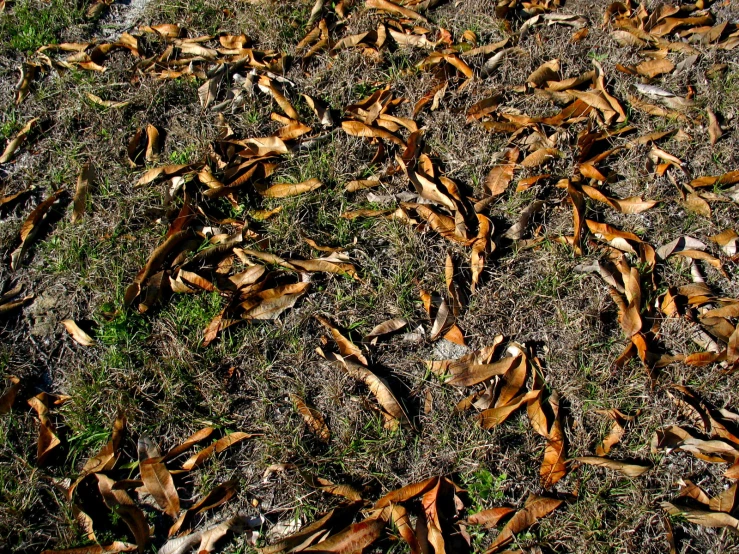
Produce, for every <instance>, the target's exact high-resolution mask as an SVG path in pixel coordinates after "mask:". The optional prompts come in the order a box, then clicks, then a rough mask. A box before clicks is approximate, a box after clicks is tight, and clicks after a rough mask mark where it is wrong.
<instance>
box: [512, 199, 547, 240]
mask: <svg viewBox="0 0 739 554" xmlns="http://www.w3.org/2000/svg"><path fill="white" fill-rule="evenodd" d="M543 208H544V202H543V201H541V200H534V201H533V202H532V203H531V204H529V205H528V206H526V208H524V209H523V210H522V211H521V215H519V216H518V221H517V222H516V223H515V224H514V225H513V226H512V227H511V228H510V229H508V230H507V231H506V232H505V233H504V235H503V236H504V237H506V238H509V239H511V240H521V239H522V238H523V235H524V233H525V232H526V227H528V225H529V220H530V219H531V217H532V216H533V215H534V214H536V213H538V212H540V211H541V210H542V209H543Z"/></svg>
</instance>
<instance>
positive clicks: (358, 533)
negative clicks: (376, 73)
mask: <svg viewBox="0 0 739 554" xmlns="http://www.w3.org/2000/svg"><path fill="white" fill-rule="evenodd" d="M367 3H368V4H369V0H368V2H367ZM386 524H387V522H386V521H385V520H384V519H381V518H369V519H365V520H364V521H360V522H359V523H354V524H352V525H350V526H349V527H347V528H346V529H344V530H343V531H341V532H339V533H337V534H336V535H334V536H333V537H330V538H328V539H326V540H324V541H322V542H319V543H317V544H314V545H313V546H309V547H308V548H306V549H304V550H301V552H322V553H325V554H329V553H331V554H355V553H361V552H363V551H364V549H365V548H367V547H368V546H369V545H371V544H372V543H373V542H375V541H376V540H377V539H379V538H380V534H381V533H382V530H383V529H384V528H385V525H386Z"/></svg>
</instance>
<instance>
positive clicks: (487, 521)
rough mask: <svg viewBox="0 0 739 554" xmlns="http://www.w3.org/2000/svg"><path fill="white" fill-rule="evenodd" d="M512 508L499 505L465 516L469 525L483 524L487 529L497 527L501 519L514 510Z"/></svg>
mask: <svg viewBox="0 0 739 554" xmlns="http://www.w3.org/2000/svg"><path fill="white" fill-rule="evenodd" d="M515 511H516V510H514V509H513V508H507V507H500V508H491V509H489V510H483V511H481V512H477V513H476V514H472V515H471V516H469V517H468V518H467V523H469V524H470V525H483V526H484V527H485V528H487V529H492V528H493V527H497V526H498V523H499V522H500V520H501V519H503V518H505V517H506V516H508V515H509V514H512V513H513V512H515Z"/></svg>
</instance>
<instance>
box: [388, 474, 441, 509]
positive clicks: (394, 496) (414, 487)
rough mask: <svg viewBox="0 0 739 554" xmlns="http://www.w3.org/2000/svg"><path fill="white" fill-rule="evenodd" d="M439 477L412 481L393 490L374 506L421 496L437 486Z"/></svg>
mask: <svg viewBox="0 0 739 554" xmlns="http://www.w3.org/2000/svg"><path fill="white" fill-rule="evenodd" d="M437 479H438V477H431V478H429V479H426V480H425V481H421V482H419V483H411V484H410V485H406V486H404V487H401V488H399V489H397V490H394V491H391V492H389V493H387V494H386V495H385V496H383V497H382V498H380V499H379V500H378V501H377V502H375V505H374V507H375V508H376V509H378V508H384V507H385V506H390V505H391V504H397V503H400V502H405V501H407V500H410V499H411V498H415V497H417V496H420V495H422V494H424V493H426V492H427V491H429V490H431V489H432V488H433V487H434V486H436V482H437Z"/></svg>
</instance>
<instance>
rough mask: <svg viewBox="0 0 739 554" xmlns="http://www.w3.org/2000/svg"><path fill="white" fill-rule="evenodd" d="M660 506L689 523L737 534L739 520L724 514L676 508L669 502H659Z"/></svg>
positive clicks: (685, 507) (738, 531) (683, 507)
mask: <svg viewBox="0 0 739 554" xmlns="http://www.w3.org/2000/svg"><path fill="white" fill-rule="evenodd" d="M660 506H662V509H663V510H665V511H666V512H667V513H668V514H670V515H673V516H684V517H685V519H687V520H688V521H690V522H691V523H695V524H697V525H702V526H704V527H728V528H729V530H730V531H732V532H733V533H739V520H738V519H736V518H735V517H732V516H730V515H729V514H726V513H724V512H709V511H708V510H698V509H696V508H689V507H687V506H676V505H675V504H671V503H670V502H661V503H660Z"/></svg>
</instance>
